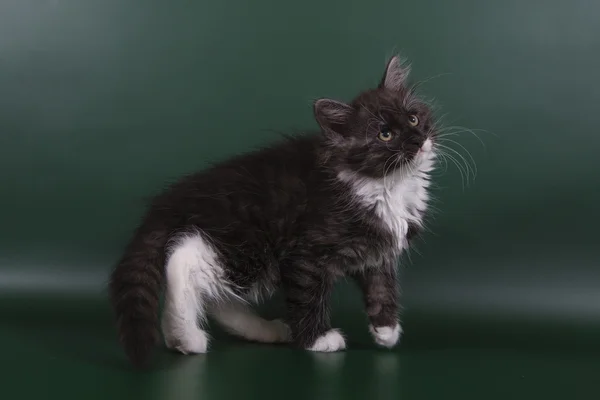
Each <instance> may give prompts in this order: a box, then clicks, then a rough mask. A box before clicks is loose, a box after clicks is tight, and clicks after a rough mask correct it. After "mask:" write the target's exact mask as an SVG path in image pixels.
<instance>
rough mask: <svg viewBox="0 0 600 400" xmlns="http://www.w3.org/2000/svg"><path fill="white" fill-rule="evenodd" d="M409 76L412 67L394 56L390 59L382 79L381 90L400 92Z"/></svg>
mask: <svg viewBox="0 0 600 400" xmlns="http://www.w3.org/2000/svg"><path fill="white" fill-rule="evenodd" d="M409 74H410V65H409V64H407V63H406V62H405V61H402V60H401V59H400V57H399V56H394V57H392V58H390V59H389V61H388V63H387V65H386V67H385V73H384V75H383V78H381V82H380V83H379V88H380V89H389V90H392V91H398V90H400V89H402V87H403V86H404V84H405V83H406V80H407V78H408V75H409Z"/></svg>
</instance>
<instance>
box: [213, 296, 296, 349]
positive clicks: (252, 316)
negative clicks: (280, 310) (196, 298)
mask: <svg viewBox="0 0 600 400" xmlns="http://www.w3.org/2000/svg"><path fill="white" fill-rule="evenodd" d="M210 313H211V315H213V317H214V318H215V319H216V320H217V321H218V322H219V323H220V324H221V325H222V326H223V327H224V328H225V329H226V330H227V331H228V332H230V333H232V334H234V335H237V336H240V337H243V338H245V339H247V340H251V341H255V342H262V343H278V342H281V343H285V342H289V341H291V332H290V328H289V326H287V325H286V324H285V323H284V322H283V321H281V320H277V319H276V320H272V321H268V320H266V319H264V318H261V317H260V316H258V315H256V313H255V312H254V311H253V310H252V309H251V308H250V307H249V306H248V305H246V304H244V303H242V302H241V301H235V300H234V301H228V302H220V303H217V304H215V305H214V306H213V307H211V310H210Z"/></svg>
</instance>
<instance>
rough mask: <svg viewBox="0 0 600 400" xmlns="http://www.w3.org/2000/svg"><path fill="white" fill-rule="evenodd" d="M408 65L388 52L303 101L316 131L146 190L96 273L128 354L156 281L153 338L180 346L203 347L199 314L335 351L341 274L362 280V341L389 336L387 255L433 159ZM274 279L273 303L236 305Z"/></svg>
mask: <svg viewBox="0 0 600 400" xmlns="http://www.w3.org/2000/svg"><path fill="white" fill-rule="evenodd" d="M408 73H409V69H408V67H405V66H403V65H402V64H401V62H400V59H399V58H398V57H393V58H391V59H390V60H389V62H388V64H387V66H386V70H385V73H384V76H383V78H382V79H381V82H380V84H379V85H378V87H376V88H373V89H369V90H367V91H365V92H363V93H361V94H359V95H358V96H357V97H356V98H355V99H354V100H353V101H352V102H350V103H349V104H346V103H343V102H339V101H335V100H330V99H319V100H317V101H316V102H315V103H314V114H315V117H316V120H317V122H318V123H319V125H320V127H321V132H319V133H315V134H306V135H300V136H297V137H290V138H286V139H285V140H283V141H282V142H280V143H278V144H275V145H273V146H270V147H268V148H265V149H262V150H260V151H256V152H252V153H248V154H244V155H242V156H238V157H235V158H233V159H230V160H228V161H225V162H221V163H219V164H217V165H215V166H213V167H212V168H210V169H208V170H206V171H203V172H199V173H196V174H192V175H190V176H187V177H184V178H183V179H181V180H179V181H178V182H177V183H175V184H174V185H172V186H171V187H169V188H168V189H167V190H165V191H164V192H163V193H162V194H160V195H158V196H157V197H155V198H154V200H153V201H152V203H151V206H150V208H149V210H148V212H147V214H146V216H145V218H144V219H143V221H142V222H141V224H140V226H139V227H138V229H137V231H136V232H135V235H134V236H133V238H132V240H131V242H130V243H129V245H128V246H127V248H126V250H125V253H124V255H123V257H122V259H121V260H120V262H119V264H118V266H117V267H116V269H115V271H114V272H113V274H112V277H111V282H110V291H111V298H112V304H113V306H114V309H115V311H116V315H117V320H118V330H119V334H120V340H121V342H122V344H123V346H124V348H125V351H126V353H127V355H128V357H129V358H130V360H131V361H132V363H133V364H134V365H136V366H143V365H145V364H146V361H147V360H148V358H149V355H150V353H151V350H152V347H153V346H154V345H155V344H156V343H157V342H158V340H159V331H158V325H159V324H158V313H159V298H160V295H161V291H162V289H163V286H164V289H166V292H165V305H164V311H163V316H162V331H163V335H164V339H165V343H166V345H167V347H169V348H171V349H176V350H177V351H179V352H181V353H184V354H190V353H204V352H206V351H207V348H208V341H209V337H208V335H207V333H206V332H205V330H204V325H205V321H206V317H207V316H209V315H210V316H212V317H213V318H214V319H215V320H216V321H218V322H219V323H220V324H222V325H223V326H224V327H225V328H226V329H227V330H228V331H229V332H231V333H233V334H235V335H238V336H240V337H243V338H246V339H248V340H252V341H258V342H264V343H272V342H291V343H294V344H295V345H297V346H299V347H301V348H304V349H307V350H312V351H322V352H331V351H339V350H343V349H344V348H345V346H346V344H345V340H344V337H343V335H342V333H341V332H340V331H339V330H337V329H333V328H332V326H331V325H330V321H329V296H330V292H331V290H332V287H333V284H334V281H335V280H336V278H338V277H339V276H342V275H346V276H349V277H351V278H352V279H354V280H355V281H356V283H357V284H358V285H359V286H360V288H361V289H362V292H363V294H364V302H365V307H366V313H367V315H368V318H369V321H370V326H369V329H370V331H371V333H372V335H373V337H374V340H375V342H377V343H378V344H379V345H382V346H385V347H393V346H394V345H395V344H396V343H397V342H398V340H399V338H400V335H401V333H402V329H401V327H400V324H399V317H398V307H399V305H398V283H397V276H396V267H397V261H398V257H399V255H400V254H401V252H402V250H403V249H405V248H406V247H407V246H408V245H409V241H410V239H411V237H412V236H413V235H415V234H416V233H417V232H418V231H419V228H420V226H421V224H422V219H423V215H424V213H425V211H426V208H427V200H428V195H427V187H428V186H429V177H428V173H429V172H430V171H432V169H433V167H434V160H435V158H436V157H435V147H436V146H435V137H436V131H435V126H434V122H433V120H432V117H431V113H430V110H429V109H428V107H427V105H426V104H424V103H423V102H421V101H420V100H419V98H418V97H416V95H415V93H414V91H413V90H412V89H411V87H409V86H407V84H406V79H407V75H408ZM277 288H282V289H283V292H284V294H285V299H286V304H287V313H286V315H285V317H284V318H283V320H273V321H267V320H265V319H263V318H261V317H259V316H258V315H256V314H255V313H254V312H253V311H252V309H251V307H250V304H251V303H253V302H258V301H259V300H260V299H261V298H265V297H268V296H269V295H271V294H272V293H273V292H274V291H275V290H276V289H277Z"/></svg>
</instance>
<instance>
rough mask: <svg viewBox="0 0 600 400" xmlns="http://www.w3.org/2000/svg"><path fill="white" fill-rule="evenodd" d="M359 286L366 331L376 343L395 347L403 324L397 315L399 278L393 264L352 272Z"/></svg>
mask: <svg viewBox="0 0 600 400" xmlns="http://www.w3.org/2000/svg"><path fill="white" fill-rule="evenodd" d="M353 278H354V279H355V280H356V281H357V283H358V284H359V286H360V287H361V289H362V292H363V296H364V302H365V307H366V311H367V316H368V317H369V321H370V325H369V331H370V332H371V335H373V338H374V339H375V342H376V343H377V344H378V345H380V346H384V347H388V348H391V347H394V346H395V345H396V344H397V343H398V340H399V339H400V335H401V334H402V327H401V326H400V322H399V317H398V309H399V305H398V280H397V273H396V269H395V265H394V264H393V263H390V265H385V266H380V267H368V268H366V269H365V270H364V271H362V272H357V273H355V274H353Z"/></svg>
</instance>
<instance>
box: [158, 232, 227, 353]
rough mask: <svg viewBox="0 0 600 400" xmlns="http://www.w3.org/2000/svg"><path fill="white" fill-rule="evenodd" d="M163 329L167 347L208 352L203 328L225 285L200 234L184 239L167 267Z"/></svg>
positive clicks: (209, 248)
mask: <svg viewBox="0 0 600 400" xmlns="http://www.w3.org/2000/svg"><path fill="white" fill-rule="evenodd" d="M165 274H166V283H167V288H166V296H165V308H164V312H163V316H162V330H163V335H164V337H165V344H166V345H167V347H168V348H170V349H173V350H177V351H179V352H181V353H183V354H192V353H205V352H206V351H207V348H208V335H207V334H206V332H205V331H204V330H203V329H202V328H201V326H200V325H199V323H200V324H203V323H204V322H205V320H206V308H207V305H208V304H210V303H211V302H212V301H214V300H215V299H217V298H219V297H220V296H221V294H222V293H223V291H224V290H226V283H225V281H224V280H223V279H222V276H223V270H222V268H221V267H220V264H219V260H218V259H217V255H216V253H215V251H214V250H213V248H212V247H211V246H210V244H209V243H208V242H206V241H205V240H204V239H203V238H202V237H201V236H200V235H197V234H196V235H190V236H186V237H182V238H181V239H180V240H179V241H178V243H177V244H176V245H175V246H174V247H173V251H172V252H171V255H170V257H169V259H168V261H167V264H166V271H165Z"/></svg>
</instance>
